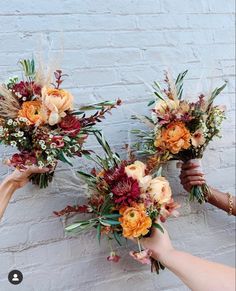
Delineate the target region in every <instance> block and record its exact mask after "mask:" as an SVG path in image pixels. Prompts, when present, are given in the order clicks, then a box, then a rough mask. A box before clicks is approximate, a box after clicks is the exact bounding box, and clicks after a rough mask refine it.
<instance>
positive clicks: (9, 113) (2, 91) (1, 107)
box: [0, 85, 20, 118]
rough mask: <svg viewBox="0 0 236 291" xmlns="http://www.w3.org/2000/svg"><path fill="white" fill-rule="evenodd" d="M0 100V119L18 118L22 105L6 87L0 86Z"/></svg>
mask: <svg viewBox="0 0 236 291" xmlns="http://www.w3.org/2000/svg"><path fill="white" fill-rule="evenodd" d="M0 100H1V102H0V117H5V118H6V117H9V118H16V117H17V116H18V111H19V110H20V104H19V102H18V100H17V98H16V97H15V96H14V95H13V94H12V92H11V91H9V90H8V89H7V88H6V86H5V85H0Z"/></svg>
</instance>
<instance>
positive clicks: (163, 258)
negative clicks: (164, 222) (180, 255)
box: [158, 248, 178, 268]
mask: <svg viewBox="0 0 236 291" xmlns="http://www.w3.org/2000/svg"><path fill="white" fill-rule="evenodd" d="M177 252H178V251H177V250H176V249H174V248H172V249H170V250H168V251H167V252H164V253H163V254H161V255H160V256H159V259H158V260H159V261H160V262H161V263H162V264H163V265H164V266H165V267H167V268H168V267H169V266H170V265H171V262H172V260H173V257H174V256H175V254H176V253H177Z"/></svg>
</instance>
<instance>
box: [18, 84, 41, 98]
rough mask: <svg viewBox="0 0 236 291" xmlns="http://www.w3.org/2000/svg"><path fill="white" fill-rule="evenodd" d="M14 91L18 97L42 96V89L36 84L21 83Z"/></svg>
mask: <svg viewBox="0 0 236 291" xmlns="http://www.w3.org/2000/svg"><path fill="white" fill-rule="evenodd" d="M12 91H13V92H14V93H16V94H17V95H18V94H19V95H20V97H26V98H29V97H32V96H34V95H41V87H40V86H39V85H37V84H35V83H34V82H24V81H21V82H20V83H17V84H15V85H14V86H13V87H12Z"/></svg>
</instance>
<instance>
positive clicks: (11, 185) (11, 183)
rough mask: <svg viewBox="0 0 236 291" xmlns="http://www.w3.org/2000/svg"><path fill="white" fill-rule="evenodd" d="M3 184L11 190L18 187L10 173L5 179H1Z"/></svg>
mask: <svg viewBox="0 0 236 291" xmlns="http://www.w3.org/2000/svg"><path fill="white" fill-rule="evenodd" d="M3 186H4V187H6V188H7V189H9V190H12V191H16V190H17V189H18V188H19V187H18V183H17V182H16V181H15V179H14V178H13V177H12V175H9V176H8V177H7V178H6V179H5V180H3Z"/></svg>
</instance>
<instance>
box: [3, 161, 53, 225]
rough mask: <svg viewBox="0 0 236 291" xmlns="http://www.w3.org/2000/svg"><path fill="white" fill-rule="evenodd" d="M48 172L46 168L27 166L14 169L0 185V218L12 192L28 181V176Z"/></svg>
mask: <svg viewBox="0 0 236 291" xmlns="http://www.w3.org/2000/svg"><path fill="white" fill-rule="evenodd" d="M45 172H48V169H47V168H43V169H39V168H37V167H29V168H28V169H26V170H24V171H19V170H15V171H14V172H13V173H12V174H11V175H9V176H8V177H7V178H6V179H5V180H3V182H2V183H1V185H0V220H1V218H2V216H3V214H4V212H5V210H6V208H7V205H8V203H9V201H10V199H11V197H12V195H13V193H14V192H15V191H16V190H17V189H19V188H21V187H23V186H24V185H25V184H27V183H28V181H29V176H30V175H32V174H36V173H45Z"/></svg>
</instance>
